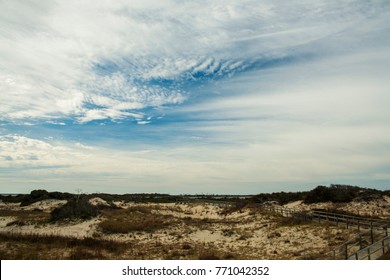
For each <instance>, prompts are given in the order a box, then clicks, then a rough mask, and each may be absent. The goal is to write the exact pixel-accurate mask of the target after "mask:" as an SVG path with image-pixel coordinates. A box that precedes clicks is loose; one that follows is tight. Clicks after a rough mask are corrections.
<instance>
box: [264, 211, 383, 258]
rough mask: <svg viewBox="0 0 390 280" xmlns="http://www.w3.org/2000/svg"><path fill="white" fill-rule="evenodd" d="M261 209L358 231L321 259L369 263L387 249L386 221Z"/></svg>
mask: <svg viewBox="0 0 390 280" xmlns="http://www.w3.org/2000/svg"><path fill="white" fill-rule="evenodd" d="M262 208H263V209H265V210H267V211H272V212H275V213H278V214H280V215H282V216H283V217H291V218H294V219H303V220H312V221H317V222H319V223H321V222H323V221H326V222H328V223H334V224H336V225H337V226H346V228H351V227H356V228H357V229H358V231H359V233H358V234H357V235H356V236H354V237H353V238H351V239H350V240H348V241H346V242H344V243H342V244H340V245H338V246H336V247H334V248H333V249H332V251H331V252H329V253H328V254H326V255H325V256H324V258H325V259H326V258H329V259H373V258H378V257H380V256H381V255H383V254H384V253H385V251H386V250H387V249H388V247H389V243H390V240H389V234H388V224H389V222H388V221H383V220H379V219H371V218H364V217H358V216H352V215H345V214H340V213H334V212H329V211H321V210H313V211H300V210H296V209H291V208H285V207H282V206H279V205H263V206H262ZM361 230H365V231H361Z"/></svg>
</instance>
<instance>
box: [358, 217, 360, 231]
mask: <svg viewBox="0 0 390 280" xmlns="http://www.w3.org/2000/svg"><path fill="white" fill-rule="evenodd" d="M358 231H360V220H358Z"/></svg>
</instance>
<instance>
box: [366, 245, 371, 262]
mask: <svg viewBox="0 0 390 280" xmlns="http://www.w3.org/2000/svg"><path fill="white" fill-rule="evenodd" d="M367 253H368V259H369V260H371V253H370V246H368V247H367Z"/></svg>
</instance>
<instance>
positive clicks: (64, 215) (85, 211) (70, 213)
mask: <svg viewBox="0 0 390 280" xmlns="http://www.w3.org/2000/svg"><path fill="white" fill-rule="evenodd" d="M98 214H99V209H98V207H96V206H94V205H92V204H90V203H89V202H88V201H87V200H85V199H79V200H71V201H69V202H68V203H66V204H65V205H63V206H61V207H59V208H56V209H54V210H53V211H52V212H51V220H52V221H58V220H67V219H68V220H69V219H70V220H72V219H83V220H86V219H90V218H92V217H95V216H97V215H98Z"/></svg>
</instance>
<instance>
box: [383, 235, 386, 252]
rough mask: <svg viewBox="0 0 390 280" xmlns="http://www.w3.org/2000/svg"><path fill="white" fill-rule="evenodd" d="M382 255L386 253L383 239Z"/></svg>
mask: <svg viewBox="0 0 390 280" xmlns="http://www.w3.org/2000/svg"><path fill="white" fill-rule="evenodd" d="M382 253H383V254H385V253H386V250H385V239H382Z"/></svg>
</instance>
